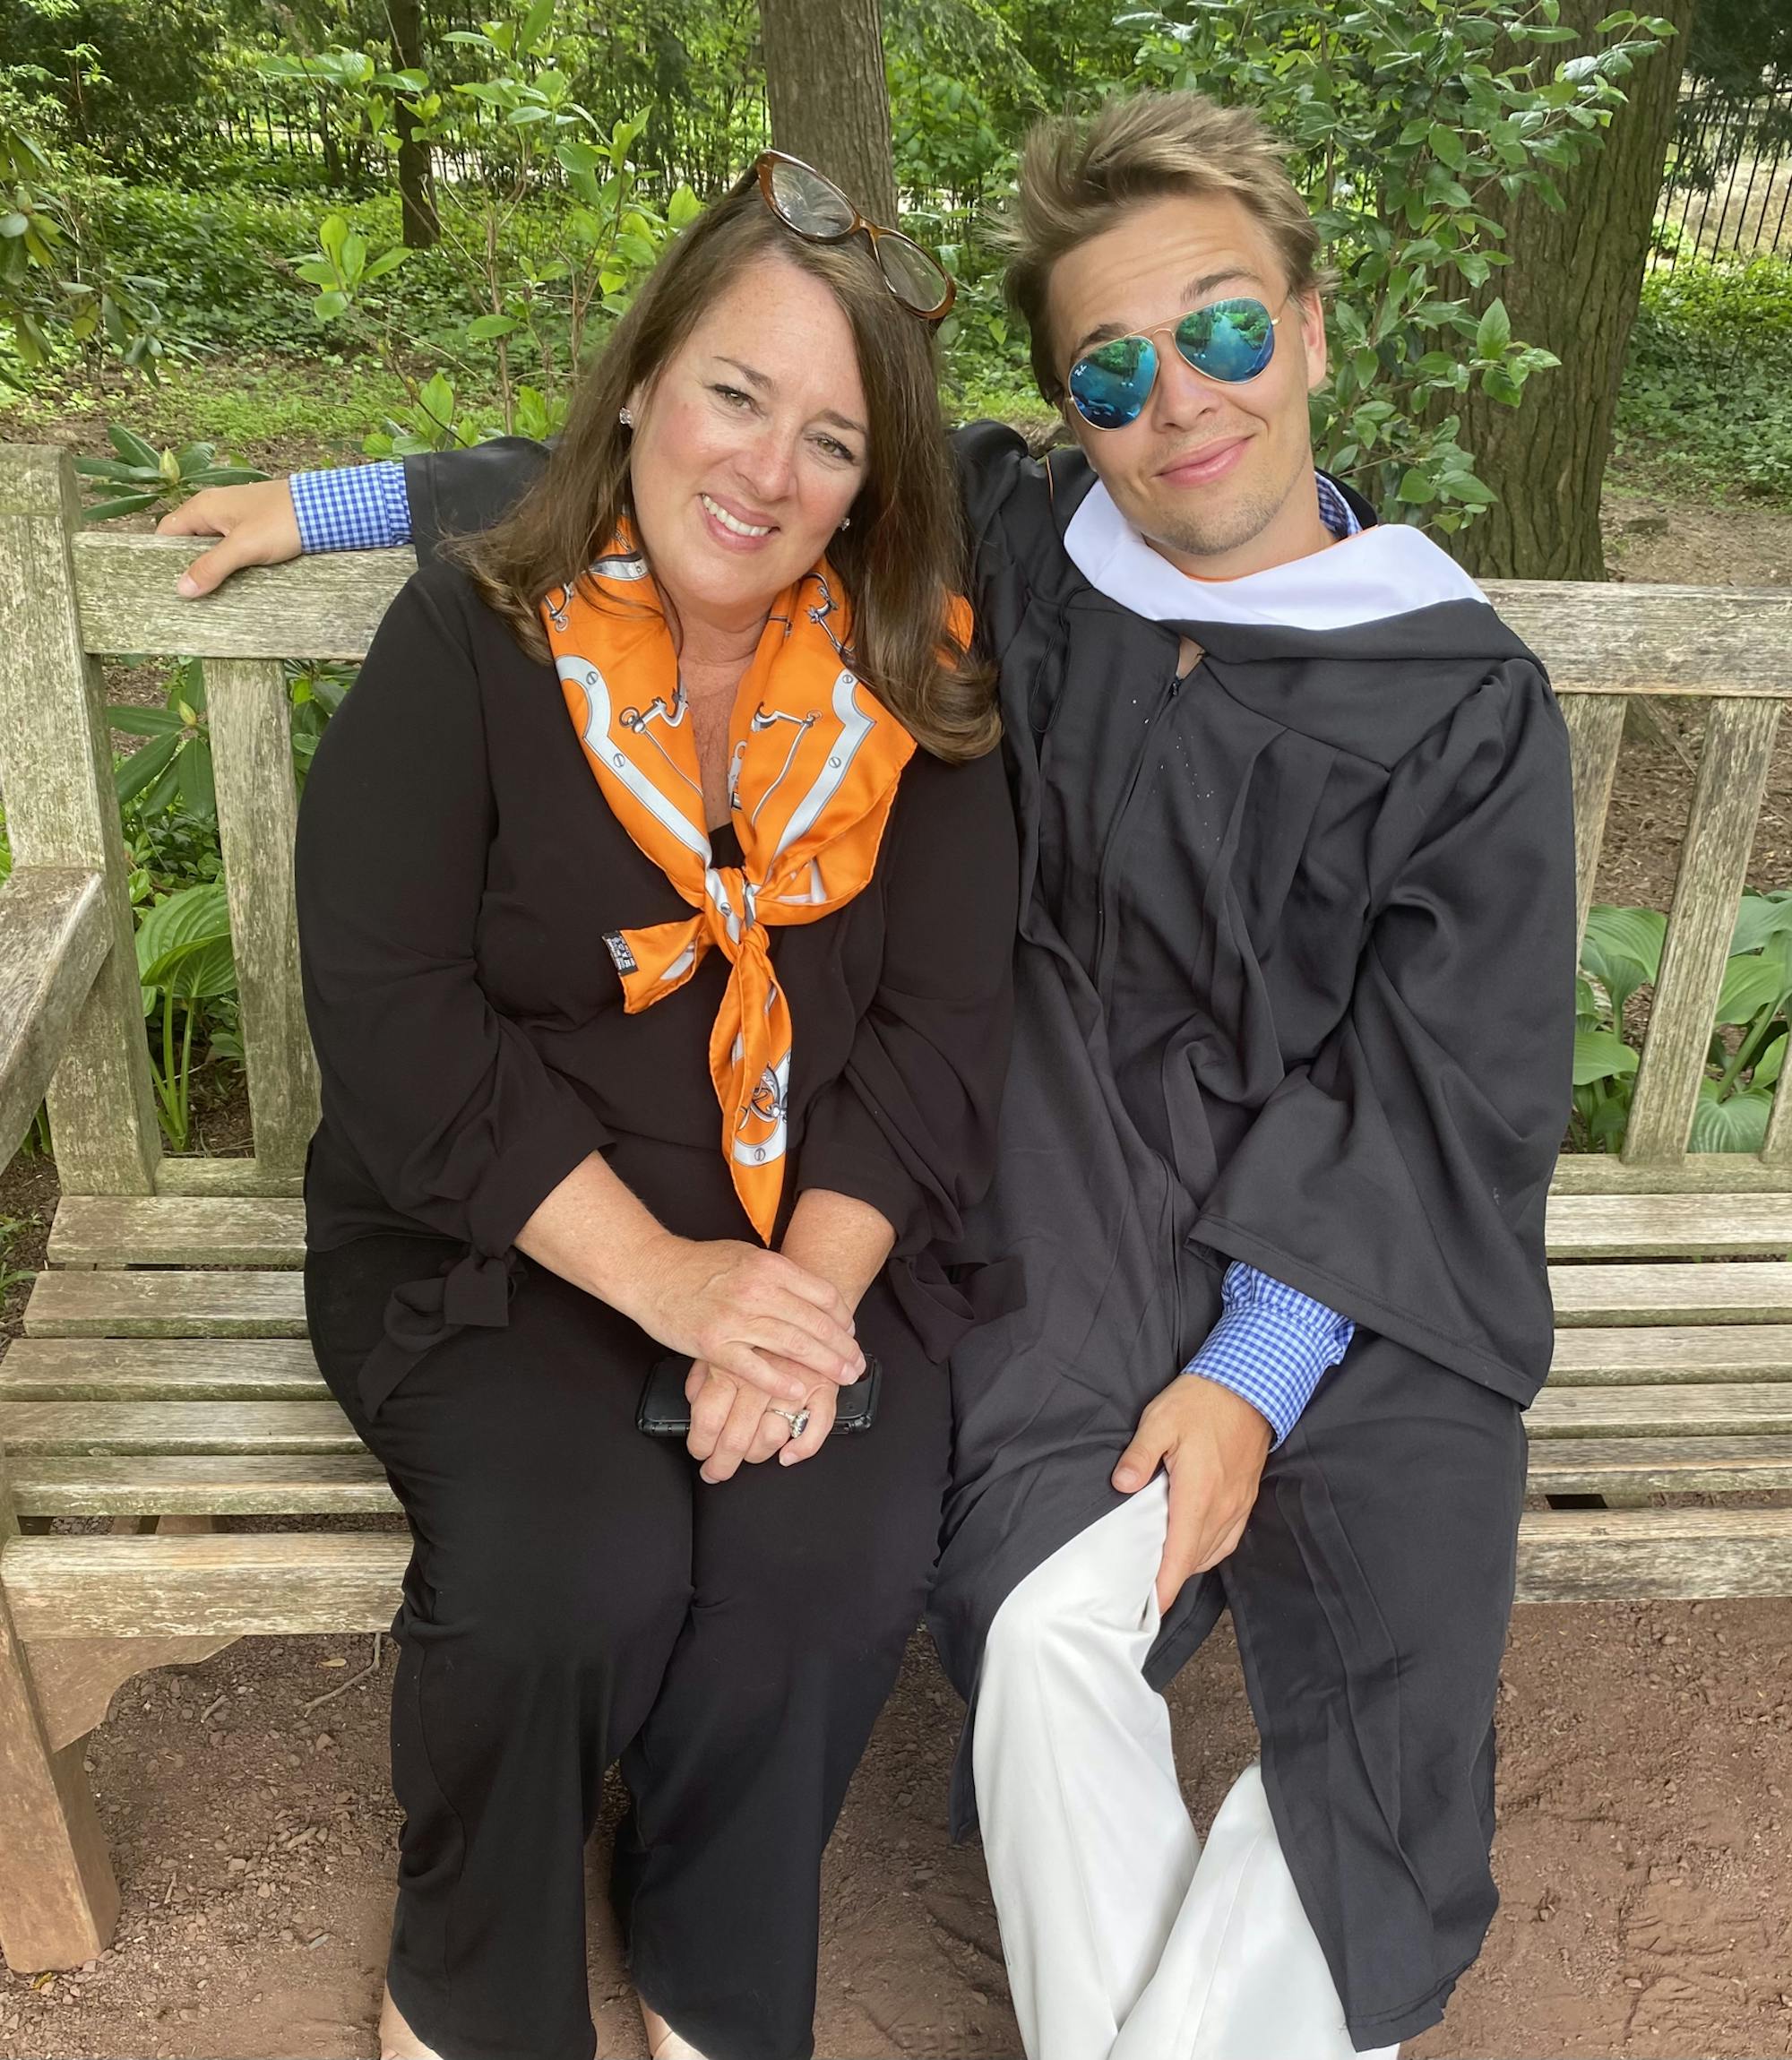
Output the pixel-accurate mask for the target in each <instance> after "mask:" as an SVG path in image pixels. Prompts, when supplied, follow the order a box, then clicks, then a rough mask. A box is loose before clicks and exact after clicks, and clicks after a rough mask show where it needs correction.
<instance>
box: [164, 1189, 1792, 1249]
mask: <svg viewBox="0 0 1792 2060" xmlns="http://www.w3.org/2000/svg"><path fill="white" fill-rule="evenodd" d="M140 1206H141V1205H140ZM1548 1241H1549V1255H1550V1257H1551V1258H1552V1259H1700V1258H1756V1257H1760V1258H1773V1257H1776V1256H1779V1257H1786V1256H1788V1255H1792V1194H1552V1195H1551V1196H1550V1198H1549V1228H1548Z"/></svg>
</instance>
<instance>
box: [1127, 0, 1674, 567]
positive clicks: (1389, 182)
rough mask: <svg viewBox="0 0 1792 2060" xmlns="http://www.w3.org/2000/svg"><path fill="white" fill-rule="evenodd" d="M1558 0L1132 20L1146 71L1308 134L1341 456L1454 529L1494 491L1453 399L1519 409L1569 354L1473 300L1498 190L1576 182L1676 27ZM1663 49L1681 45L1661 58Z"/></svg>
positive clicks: (1381, 495)
mask: <svg viewBox="0 0 1792 2060" xmlns="http://www.w3.org/2000/svg"><path fill="white" fill-rule="evenodd" d="M1560 13H1561V10H1560V6H1559V4H1558V0H1454V4H1452V5H1449V6H1444V5H1440V4H1434V0H1358V4H1356V5H1353V6H1352V7H1351V8H1350V9H1349V10H1348V11H1345V10H1339V9H1332V8H1314V7H1312V6H1311V5H1309V4H1305V0H1262V4H1256V5H1254V6H1248V7H1239V6H1236V5H1235V4H1232V0H1185V4H1183V5H1181V6H1178V7H1177V8H1176V9H1175V10H1174V11H1170V10H1159V9H1155V8H1148V9H1143V10H1142V11H1140V12H1138V13H1133V14H1130V15H1127V16H1125V17H1124V20H1126V21H1128V22H1133V23H1135V24H1136V25H1137V27H1138V29H1139V30H1140V32H1141V33H1142V36H1143V39H1144V40H1143V44H1142V48H1141V50H1140V54H1139V64H1138V76H1139V77H1140V79H1141V80H1142V81H1145V82H1150V83H1153V84H1160V85H1166V86H1176V87H1193V88H1196V89H1199V90H1200V91H1203V92H1206V93H1209V94H1210V95H1212V96H1213V97H1214V98H1215V99H1220V100H1223V101H1226V102H1228V103H1230V102H1238V103H1242V104H1244V105H1246V106H1249V107H1253V108H1258V109H1260V110H1261V111H1262V112H1263V113H1264V114H1265V115H1266V116H1268V117H1269V119H1270V121H1271V124H1272V125H1273V126H1274V127H1275V128H1276V129H1277V131H1278V132H1279V134H1281V135H1282V136H1283V137H1284V138H1285V139H1286V140H1287V142H1288V144H1289V146H1290V148H1291V151H1292V156H1291V159H1290V169H1291V170H1292V171H1293V173H1294V175H1295V177H1296V179H1297V183H1298V184H1299V185H1301V186H1302V188H1303V190H1304V191H1305V194H1307V196H1308V199H1309V201H1310V203H1311V204H1312V206H1313V209H1314V215H1315V217H1316V219H1317V220H1318V223H1319V227H1320V233H1321V236H1322V239H1323V242H1324V246H1325V250H1326V254H1327V256H1328V258H1329V260H1330V262H1331V264H1332V266H1333V267H1334V269H1335V270H1336V272H1337V273H1338V276H1339V286H1338V294H1337V298H1336V302H1335V305H1334V307H1333V311H1332V317H1331V378H1330V380H1329V381H1328V383H1327V384H1326V386H1325V388H1324V389H1323V390H1322V392H1321V393H1320V394H1318V395H1317V396H1316V397H1315V401H1314V439H1315V443H1316V445H1317V448H1318V450H1319V453H1320V455H1321V459H1322V462H1324V463H1325V464H1327V465H1328V466H1329V467H1330V469H1331V470H1334V471H1338V472H1340V473H1342V474H1344V475H1345V476H1347V477H1348V478H1351V479H1352V480H1353V482H1354V483H1355V484H1356V485H1357V486H1358V487H1360V488H1361V489H1362V490H1363V492H1364V493H1365V494H1366V495H1367V496H1368V497H1369V499H1370V500H1371V501H1373V502H1374V503H1375V504H1376V505H1377V506H1378V507H1380V508H1382V509H1383V510H1384V511H1386V512H1388V513H1397V512H1398V513H1402V514H1403V515H1404V516H1405V518H1406V519H1407V520H1409V521H1414V520H1423V521H1425V522H1426V524H1427V525H1428V526H1429V527H1431V528H1434V529H1437V530H1454V529H1458V528H1460V527H1461V526H1462V524H1463V523H1465V522H1467V521H1472V520H1473V518H1474V516H1475V515H1476V514H1477V513H1478V512H1479V511H1480V510H1481V509H1483V508H1485V507H1486V506H1488V505H1489V504H1491V503H1492V501H1493V499H1494V496H1493V494H1492V493H1491V491H1490V490H1489V489H1488V488H1487V487H1486V486H1484V485H1483V484H1482V482H1481V481H1480V480H1479V479H1478V478H1476V477H1475V473H1474V463H1473V458H1472V454H1471V453H1469V452H1467V451H1465V450H1463V449H1462V448H1461V446H1460V443H1459V442H1458V437H1459V434H1460V418H1458V416H1457V415H1456V414H1454V413H1453V412H1452V411H1451V407H1452V401H1454V400H1455V398H1456V397H1457V396H1459V395H1460V394H1463V393H1466V392H1469V390H1470V388H1471V387H1472V388H1474V389H1476V390H1478V392H1482V393H1485V394H1486V395H1488V396H1489V397H1491V398H1492V399H1494V400H1495V401H1501V402H1503V403H1504V404H1506V405H1508V406H1511V407H1517V406H1519V405H1520V403H1521V400H1522V398H1523V395H1524V391H1525V386H1526V383H1527V381H1528V380H1529V378H1530V376H1531V375H1532V374H1533V373H1535V372H1538V371H1540V370H1543V369H1545V368H1546V367H1547V366H1551V365H1553V364H1554V362H1555V360H1554V359H1553V358H1551V357H1550V356H1549V354H1548V353H1547V352H1546V351H1542V350H1538V349H1533V348H1532V347H1530V346H1529V345H1527V344H1526V343H1524V342H1523V341H1522V340H1520V339H1518V338H1515V337H1514V336H1513V335H1512V324H1511V322H1510V320H1509V318H1508V317H1507V315H1506V310H1505V307H1504V305H1503V302H1501V301H1500V300H1498V299H1495V300H1494V301H1493V302H1492V304H1491V305H1490V306H1487V307H1486V311H1485V313H1482V314H1480V315H1477V314H1476V313H1475V312H1474V311H1473V307H1472V305H1471V302H1472V298H1473V297H1474V296H1475V294H1476V293H1477V292H1478V289H1483V288H1484V287H1485V286H1486V284H1487V282H1488V280H1490V279H1491V277H1492V276H1493V273H1494V272H1495V269H1496V268H1497V267H1498V266H1500V265H1501V264H1503V263H1504V262H1505V254H1504V253H1503V251H1502V250H1501V249H1500V247H1499V245H1500V230H1499V228H1498V225H1497V223H1496V222H1495V220H1493V218H1492V217H1491V216H1490V215H1489V213H1488V211H1487V209H1488V206H1489V203H1490V202H1491V201H1492V199H1493V197H1494V195H1495V194H1501V193H1503V194H1507V195H1516V194H1520V193H1522V192H1525V191H1527V190H1535V191H1537V192H1539V193H1541V194H1542V195H1543V196H1544V198H1545V200H1546V202H1548V203H1550V204H1552V205H1555V206H1560V204H1561V196H1560V194H1559V192H1558V190H1557V188H1556V185H1555V179H1554V175H1555V173H1556V172H1558V171H1561V170H1564V169H1565V168H1569V167H1571V166H1572V165H1574V164H1576V163H1578V162H1579V161H1580V159H1581V158H1582V157H1584V156H1585V155H1586V154H1587V153H1588V152H1589V151H1591V150H1593V149H1596V148H1597V147H1598V142H1599V140H1600V133H1601V131H1602V130H1603V128H1604V127H1605V126H1606V125H1607V124H1608V123H1609V122H1610V120H1611V116H1612V113H1613V111H1614V109H1615V108H1617V107H1619V106H1621V105H1622V104H1623V100H1624V93H1623V82H1624V79H1625V78H1626V77H1628V75H1629V73H1630V72H1631V71H1632V69H1633V66H1634V65H1635V64H1636V62H1637V60H1638V59H1639V58H1641V57H1645V56H1651V55H1652V54H1654V53H1655V52H1657V51H1658V50H1659V49H1660V47H1661V43H1662V39H1664V38H1666V37H1667V36H1670V35H1672V33H1673V29H1672V25H1671V24H1670V23H1668V22H1664V21H1660V20H1657V19H1653V18H1651V17H1648V16H1644V15H1641V14H1637V13H1632V12H1630V11H1629V10H1622V11H1619V12H1616V13H1612V14H1610V15H1608V16H1607V17H1606V19H1605V20H1604V21H1603V22H1601V23H1600V24H1599V26H1598V39H1597V44H1596V47H1592V48H1588V49H1571V48H1570V46H1572V45H1574V44H1576V43H1577V42H1578V41H1579V38H1578V36H1577V34H1576V31H1574V30H1572V29H1571V28H1568V27H1565V26H1564V25H1563V24H1562V22H1561V20H1560ZM1658 61H1660V60H1658Z"/></svg>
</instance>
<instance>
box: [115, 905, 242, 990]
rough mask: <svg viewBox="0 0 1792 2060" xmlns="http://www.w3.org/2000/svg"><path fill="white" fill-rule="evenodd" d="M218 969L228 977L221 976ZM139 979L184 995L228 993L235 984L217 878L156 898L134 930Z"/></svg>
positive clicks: (227, 922)
mask: <svg viewBox="0 0 1792 2060" xmlns="http://www.w3.org/2000/svg"><path fill="white" fill-rule="evenodd" d="M220 974H223V975H225V976H228V977H226V978H223V979H222V980H221V983H220ZM137 978H138V979H139V980H140V981H142V984H143V986H145V987H168V989H169V990H170V991H171V992H173V993H175V994H177V995H180V996H183V997H184V998H185V999H187V1000H198V999H202V998H206V997H209V996H214V995H221V994H228V993H229V992H231V990H232V989H233V988H234V987H235V986H236V970H235V964H234V961H233V959H232V956H231V952H230V910H229V905H228V901H226V899H225V892H224V883H223V882H222V881H221V880H206V881H202V883H200V884H199V885H197V886H193V887H183V888H182V889H181V890H180V891H179V892H177V893H174V894H170V895H169V896H168V900H167V901H160V902H158V903H157V905H156V906H155V907H154V908H153V909H151V910H150V912H149V913H148V915H146V916H145V917H144V918H143V921H142V927H140V928H139V930H138V932H137Z"/></svg>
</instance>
